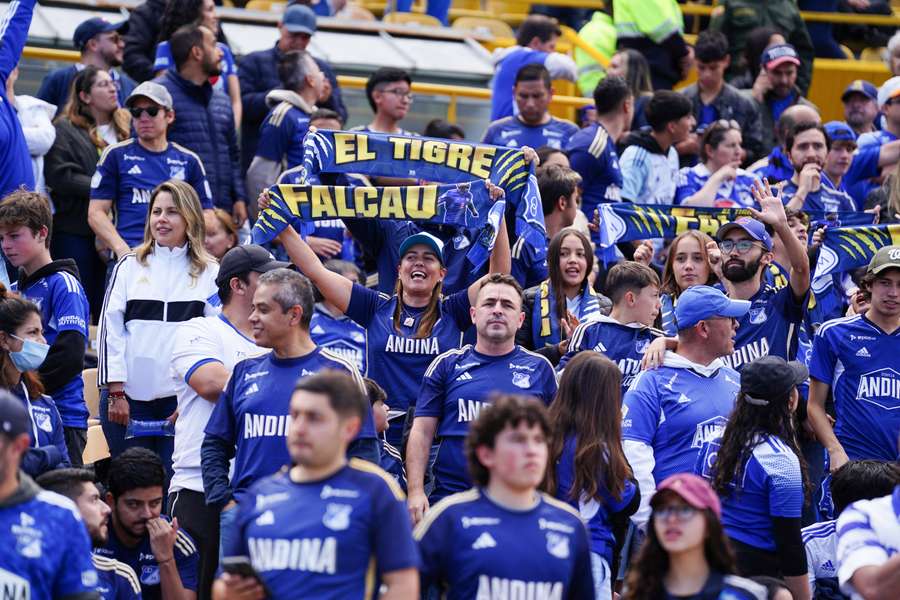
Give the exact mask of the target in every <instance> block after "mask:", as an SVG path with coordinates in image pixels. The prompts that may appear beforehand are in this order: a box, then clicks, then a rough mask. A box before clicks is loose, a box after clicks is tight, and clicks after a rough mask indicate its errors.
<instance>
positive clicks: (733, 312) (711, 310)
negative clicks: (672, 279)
mask: <svg viewBox="0 0 900 600" xmlns="http://www.w3.org/2000/svg"><path fill="white" fill-rule="evenodd" d="M748 310H750V301H749V300H732V299H731V298H729V297H728V296H726V295H725V294H723V293H722V292H721V291H720V290H718V289H716V288H714V287H710V286H708V285H695V286H692V287H689V288H688V289H686V290H685V291H683V292H682V293H681V296H679V297H678V304H676V305H675V323H676V324H677V325H678V329H679V330H680V329H687V328H688V327H693V326H694V325H696V324H697V323H699V322H700V321H703V320H704V319H713V318H717V317H730V318H733V319H737V318H740V317H743V316H744V315H745V314H747V311H748Z"/></svg>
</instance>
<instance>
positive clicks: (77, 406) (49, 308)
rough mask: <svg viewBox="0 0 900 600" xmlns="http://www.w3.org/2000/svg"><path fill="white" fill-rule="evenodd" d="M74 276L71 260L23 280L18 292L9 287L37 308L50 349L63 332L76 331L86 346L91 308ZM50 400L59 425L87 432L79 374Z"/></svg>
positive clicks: (85, 412) (85, 411) (74, 270)
mask: <svg viewBox="0 0 900 600" xmlns="http://www.w3.org/2000/svg"><path fill="white" fill-rule="evenodd" d="M75 273H77V269H76V268H75V263H74V261H71V260H60V261H55V262H52V263H50V264H49V265H47V266H45V267H43V268H41V269H39V270H38V271H36V272H35V273H34V274H33V276H32V277H29V278H27V280H25V281H24V283H25V289H24V290H20V289H19V287H18V284H17V283H14V284H13V285H12V290H13V291H15V292H18V293H20V294H21V295H23V296H24V297H25V298H27V299H28V300H30V301H31V302H33V303H34V304H35V305H36V306H37V307H38V308H40V310H41V325H42V326H43V327H44V338H45V339H46V340H47V343H48V344H50V345H51V346H52V345H53V343H54V342H55V341H56V336H58V335H59V334H60V333H62V332H63V331H77V332H78V333H80V334H81V335H82V336H84V340H85V343H87V339H88V327H87V326H88V322H89V319H90V314H91V309H90V306H89V305H88V300H87V296H86V295H85V293H84V288H83V287H81V282H80V281H79V280H78V276H77V275H75ZM52 398H53V402H54V403H55V404H56V407H57V409H59V414H60V416H61V417H62V421H63V425H65V426H66V427H77V428H79V429H87V419H88V409H87V406H86V405H85V403H84V380H83V379H82V377H81V373H80V372H79V373H78V374H77V375H75V376H74V377H72V379H71V381H69V382H68V383H66V384H65V385H63V386H62V387H60V388H59V389H57V390H56V391H55V392H54V394H53V396H52Z"/></svg>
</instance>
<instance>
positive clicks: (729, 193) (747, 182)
mask: <svg viewBox="0 0 900 600" xmlns="http://www.w3.org/2000/svg"><path fill="white" fill-rule="evenodd" d="M711 175H712V173H710V172H709V169H708V168H706V165H704V164H703V163H700V164H698V165H696V166H693V167H685V168H683V169H681V170H680V171H679V172H678V186H677V187H676V188H675V200H674V202H673V204H675V205H676V206H678V205H681V204H682V203H683V202H684V201H685V200H687V199H688V198H689V197H691V196H693V195H694V194H696V193H697V192H699V191H700V189H701V188H702V187H703V186H704V185H706V182H707V181H709V178H710V176H711ZM758 180H759V178H758V177H757V176H756V175H754V174H753V173H751V172H750V171H745V170H744V169H738V170H737V175H736V176H735V178H734V179H730V180H728V181H723V182H722V185H720V186H719V189H718V190H717V191H716V198H715V200H714V205H715V206H720V207H738V208H746V207H748V206H749V207H755V206H756V201H755V200H754V199H753V182H754V181H758Z"/></svg>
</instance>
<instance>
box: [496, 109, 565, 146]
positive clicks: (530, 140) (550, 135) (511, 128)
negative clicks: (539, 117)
mask: <svg viewBox="0 0 900 600" xmlns="http://www.w3.org/2000/svg"><path fill="white" fill-rule="evenodd" d="M577 131H578V125H576V124H575V123H572V122H571V121H566V120H565V119H557V118H556V117H550V120H549V121H548V122H546V123H544V124H542V125H526V124H525V123H523V122H522V120H521V119H520V118H519V117H517V116H516V117H504V118H502V119H499V120H497V121H494V122H493V123H491V124H490V125H489V126H488V128H487V131H485V132H484V137H483V138H482V140H481V143H483V144H493V145H495V146H506V147H508V148H521V147H522V146H530V147H532V148H540V147H541V146H549V147H551V148H556V149H557V150H562V149H563V148H565V147H566V145H567V144H568V143H569V139H570V138H571V137H572V136H573V135H575V132H577Z"/></svg>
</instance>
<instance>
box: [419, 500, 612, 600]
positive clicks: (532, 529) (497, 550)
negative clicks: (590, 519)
mask: <svg viewBox="0 0 900 600" xmlns="http://www.w3.org/2000/svg"><path fill="white" fill-rule="evenodd" d="M414 535H415V537H416V539H417V540H418V542H419V552H420V554H421V557H422V568H421V574H422V579H423V582H424V583H425V584H436V585H438V586H441V585H443V586H446V591H445V593H444V596H443V598H446V599H447V600H472V599H473V598H513V597H515V598H554V599H560V600H563V599H565V600H576V599H584V598H593V597H594V584H593V578H592V577H591V562H590V552H589V549H588V539H587V532H586V531H585V528H584V524H583V523H582V522H581V518H580V516H579V515H578V513H577V512H575V511H574V510H573V509H572V507H570V506H569V505H568V504H566V503H564V502H560V501H559V500H556V499H555V498H551V497H550V496H548V495H546V494H539V495H538V503H537V505H536V506H535V507H534V508H531V509H529V510H521V511H519V510H510V509H507V508H504V507H502V506H500V505H499V504H497V503H495V502H494V501H492V500H491V499H490V498H489V497H488V496H487V494H486V493H485V492H484V491H483V490H481V489H479V488H474V489H472V490H469V491H467V492H462V493H460V494H455V495H453V496H450V497H448V498H446V499H444V500H443V501H442V502H440V503H439V504H437V505H436V506H433V507H432V508H431V510H430V511H429V513H428V514H427V515H426V516H425V519H424V520H423V521H422V522H420V523H419V525H418V527H416V530H415V534H414ZM514 594H515V595H514Z"/></svg>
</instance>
